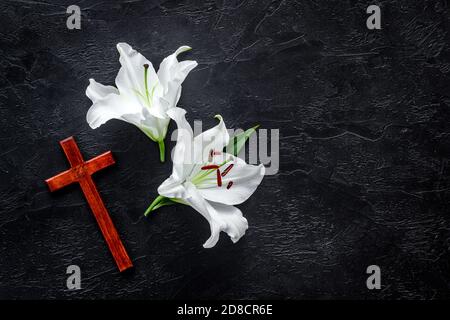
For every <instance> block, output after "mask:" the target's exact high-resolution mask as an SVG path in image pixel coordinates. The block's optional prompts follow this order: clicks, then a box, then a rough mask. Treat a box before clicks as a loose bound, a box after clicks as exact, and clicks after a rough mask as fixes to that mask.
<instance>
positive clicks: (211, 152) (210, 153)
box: [208, 149, 214, 162]
mask: <svg viewBox="0 0 450 320" xmlns="http://www.w3.org/2000/svg"><path fill="white" fill-rule="evenodd" d="M213 156H214V150H213V149H211V150H209V157H208V162H211V161H212V158H213Z"/></svg>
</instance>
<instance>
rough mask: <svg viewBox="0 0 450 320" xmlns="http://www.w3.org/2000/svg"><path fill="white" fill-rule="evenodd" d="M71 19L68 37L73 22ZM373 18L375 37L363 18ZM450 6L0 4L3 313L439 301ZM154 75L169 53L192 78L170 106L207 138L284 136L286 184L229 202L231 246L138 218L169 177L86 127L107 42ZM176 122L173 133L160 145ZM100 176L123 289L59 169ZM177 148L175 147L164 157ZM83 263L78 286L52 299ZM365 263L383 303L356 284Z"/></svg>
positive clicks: (445, 230)
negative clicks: (377, 23) (116, 306)
mask: <svg viewBox="0 0 450 320" xmlns="http://www.w3.org/2000/svg"><path fill="white" fill-rule="evenodd" d="M70 4H78V5H79V6H80V7H81V9H82V29H81V30H68V29H67V28H66V18H67V16H68V15H67V14H66V13H65V11H66V8H67V6H69V5H70ZM370 4H379V5H380V6H381V7H382V27H383V29H382V30H379V31H369V30H367V28H366V18H367V16H368V15H367V14H366V8H367V6H368V5H370ZM448 6H449V3H448V1H423V0H420V1H419V0H417V1H411V0H404V1H378V2H376V1H369V0H368V1H356V0H352V1H350V0H344V1H342V0H339V1H338V0H335V1H329V0H326V1H325V0H323V1H318V0H316V1H313V0H304V1H287V0H285V1H267V0H264V1H256V0H248V1H225V0H216V1H211V0H207V1H201V0H198V1H123V2H118V1H117V2H113V1H72V0H71V1H55V2H54V4H51V3H49V2H48V1H47V0H42V1H34V0H29V1H28V0H27V1H25V0H23V1H5V0H3V1H1V4H0V21H1V28H0V63H1V64H0V156H1V158H0V298H3V299H5V298H14V299H15V298H151V299H156V298H157V299H172V298H223V299H228V298H313V299H317V298H320V299H328V298H363V299H387V298H389V299H398V298H406V299H412V298H419V299H432V298H449V296H450V294H449V293H450V291H449V281H448V280H449V272H450V262H449V261H450V260H449V258H450V255H449V245H450V224H449V220H450V216H449V214H450V213H449V209H448V207H449V204H448V200H449V194H450V189H449V188H450V164H449V157H450V131H449V130H450V129H449V122H450V96H449V92H450V81H449V72H450V48H449V34H448V29H449V13H450V10H449V8H448ZM119 41H125V42H128V43H130V44H131V45H132V46H133V47H135V48H136V49H137V50H139V51H140V52H142V53H143V54H144V55H145V56H146V57H148V58H149V59H150V60H151V61H154V62H155V65H159V62H160V61H161V59H162V58H163V57H165V56H166V55H168V54H170V53H171V52H173V50H175V49H176V48H177V47H178V46H179V45H183V44H188V45H191V46H192V47H193V50H192V51H191V52H189V53H187V54H185V55H184V56H183V58H185V59H195V60H197V61H198V62H199V66H198V67H197V69H196V70H194V72H192V73H191V74H190V75H189V77H188V78H187V80H186V81H185V83H184V91H183V95H182V98H181V101H180V106H182V107H184V108H185V109H187V110H188V112H189V113H188V118H189V120H190V122H191V123H192V121H193V120H194V119H202V120H203V121H204V127H207V126H212V125H213V124H214V123H215V120H214V119H213V115H215V114H216V113H221V114H222V115H223V116H224V118H225V120H226V123H227V125H228V126H229V127H239V128H248V127H250V126H252V125H254V124H255V123H260V124H261V126H262V128H267V129H271V128H273V129H276V128H279V129H280V134H281V141H280V163H281V166H280V172H279V173H278V174H277V175H275V176H267V177H266V178H265V179H264V180H263V183H262V184H261V186H260V188H259V189H258V190H257V192H256V193H255V194H254V196H253V197H252V198H250V200H249V201H247V202H246V203H245V204H243V205H241V206H240V209H241V210H242V211H243V212H244V215H245V216H246V217H247V218H248V220H249V223H250V228H249V230H248V232H247V234H246V235H245V237H243V238H242V239H241V241H239V242H238V243H237V244H236V245H232V243H231V241H230V240H229V238H228V237H227V236H226V235H225V234H222V236H221V239H220V242H219V243H218V245H217V246H216V247H215V248H213V249H210V250H206V249H203V248H202V244H203V242H204V241H205V240H206V239H207V237H208V236H209V226H208V224H207V222H206V220H204V219H203V218H202V217H201V216H200V214H198V213H196V212H195V211H194V210H193V209H191V208H189V207H185V206H181V205H180V206H172V207H166V208H163V209H161V210H159V211H157V213H155V214H154V215H153V216H152V217H150V218H148V219H144V218H143V212H144V210H145V209H146V208H147V206H148V205H149V203H150V202H151V200H152V199H153V197H155V196H156V188H157V187H158V185H159V184H160V183H161V182H162V181H163V180H164V179H165V178H166V177H167V176H168V174H169V173H170V170H171V163H170V162H166V163H165V164H160V163H159V161H158V154H157V147H156V145H155V144H154V143H151V142H150V141H149V140H148V139H147V138H146V137H145V136H144V135H143V134H142V133H140V132H139V131H138V130H137V129H136V128H135V127H133V126H131V125H128V124H127V123H124V122H120V121H111V122H109V123H107V124H106V125H104V126H102V127H101V128H100V129H97V130H91V129H90V128H89V127H88V125H87V123H86V121H85V115H86V111H87V110H88V108H89V106H90V104H91V103H90V101H89V99H88V98H87V97H86V96H85V94H84V92H85V89H86V86H87V84H88V79H89V78H90V77H93V78H95V79H96V80H97V81H99V82H101V83H104V84H113V82H114V78H115V76H116V73H117V71H118V69H119V63H118V53H117V51H116V48H115V44H116V43H117V42H119ZM172 129H173V125H171V130H172ZM69 135H74V136H75V137H76V139H77V141H78V144H79V146H80V148H81V150H82V152H83V154H84V156H85V158H86V159H88V158H91V157H93V156H95V155H98V154H100V153H101V152H104V151H106V150H112V152H113V154H114V156H115V158H116V160H117V164H116V165H115V166H114V167H111V168H108V169H106V170H104V171H103V172H100V173H98V174H97V175H96V176H95V181H96V183H97V185H98V187H99V190H100V193H101V194H102V197H103V199H104V201H105V204H106V206H107V207H108V208H109V210H110V213H111V215H112V218H113V220H114V222H115V225H116V227H117V228H118V230H119V232H120V234H121V236H122V239H123V240H124V243H125V246H126V248H127V249H128V251H129V254H130V255H131V257H132V259H133V261H134V264H135V269H134V270H133V271H132V272H130V273H128V274H123V275H121V274H119V273H118V271H117V269H116V267H115V265H114V262H113V260H112V258H111V256H110V253H109V252H108V250H107V247H106V245H105V243H104V241H103V239H102V237H101V234H100V232H99V230H98V227H97V225H96V223H95V221H94V218H93V216H92V214H91V213H90V211H89V209H88V207H87V205H86V203H85V200H84V198H83V196H82V194H81V191H80V189H79V187H77V186H73V187H69V188H67V189H65V190H62V191H60V192H58V193H56V194H50V193H49V192H48V190H47V187H46V185H45V184H44V180H45V179H46V178H48V177H50V176H52V175H54V174H56V173H58V172H60V171H62V170H65V169H66V168H67V166H68V164H67V161H66V159H65V157H64V156H63V153H62V151H61V149H60V147H59V145H58V141H59V140H61V139H63V138H66V137H67V136H69ZM171 146H173V144H172V145H171ZM70 264H78V265H79V266H80V267H81V270H82V287H83V288H82V290H79V291H68V290H67V289H66V285H65V283H66V277H67V275H66V273H65V272H66V267H67V266H68V265H70ZM371 264H377V265H379V266H380V267H381V271H382V290H379V291H377V290H374V291H369V290H368V289H367V288H366V285H365V280H366V277H367V275H366V273H365V271H366V268H367V266H368V265H371Z"/></svg>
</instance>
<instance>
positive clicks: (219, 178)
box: [217, 169, 222, 187]
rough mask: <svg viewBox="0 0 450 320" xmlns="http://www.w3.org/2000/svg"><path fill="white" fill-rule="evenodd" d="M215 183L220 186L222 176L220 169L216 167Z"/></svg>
mask: <svg viewBox="0 0 450 320" xmlns="http://www.w3.org/2000/svg"><path fill="white" fill-rule="evenodd" d="M217 185H218V186H219V187H221V186H222V176H221V175H220V170H219V169H217Z"/></svg>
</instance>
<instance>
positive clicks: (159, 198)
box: [144, 196, 166, 216]
mask: <svg viewBox="0 0 450 320" xmlns="http://www.w3.org/2000/svg"><path fill="white" fill-rule="evenodd" d="M165 198H166V197H163V196H158V197H156V199H155V200H153V202H152V204H151V205H150V206H149V207H148V208H147V210H145V212H144V216H147V215H148V214H149V213H150V212H152V211H153V209H155V207H156V206H158V205H159V204H160V202H161V201H163V200H164V199H165Z"/></svg>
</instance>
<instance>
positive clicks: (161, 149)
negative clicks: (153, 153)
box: [158, 140, 166, 162]
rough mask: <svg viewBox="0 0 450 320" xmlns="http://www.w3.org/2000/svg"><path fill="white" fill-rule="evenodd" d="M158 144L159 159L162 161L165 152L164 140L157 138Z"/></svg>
mask: <svg viewBox="0 0 450 320" xmlns="http://www.w3.org/2000/svg"><path fill="white" fill-rule="evenodd" d="M158 146H159V160H160V161H161V162H164V161H165V154H166V146H165V145H164V140H158Z"/></svg>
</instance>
